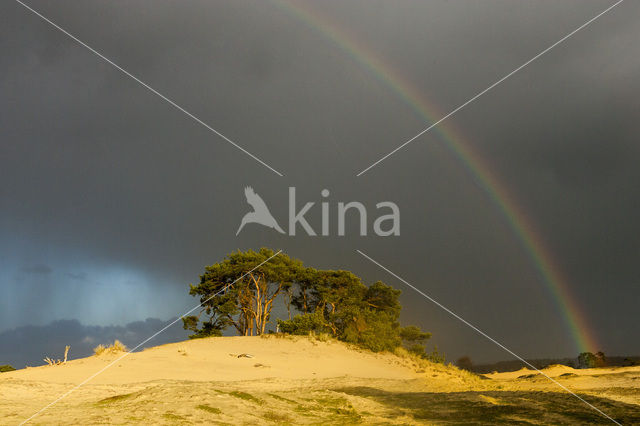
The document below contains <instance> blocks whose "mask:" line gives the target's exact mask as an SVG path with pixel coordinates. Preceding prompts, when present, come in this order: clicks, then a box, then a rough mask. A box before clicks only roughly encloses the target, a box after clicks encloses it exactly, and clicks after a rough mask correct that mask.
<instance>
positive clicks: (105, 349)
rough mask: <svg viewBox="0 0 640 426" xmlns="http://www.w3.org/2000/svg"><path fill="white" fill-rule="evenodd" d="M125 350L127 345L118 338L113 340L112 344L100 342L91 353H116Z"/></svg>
mask: <svg viewBox="0 0 640 426" xmlns="http://www.w3.org/2000/svg"><path fill="white" fill-rule="evenodd" d="M127 351H128V349H127V347H126V346H125V345H124V343H122V342H121V341H120V340H118V339H116V340H114V341H113V344H112V345H107V346H105V345H103V344H100V345H98V346H96V347H95V348H93V353H94V354H95V355H98V356H99V355H102V354H117V353H120V352H127Z"/></svg>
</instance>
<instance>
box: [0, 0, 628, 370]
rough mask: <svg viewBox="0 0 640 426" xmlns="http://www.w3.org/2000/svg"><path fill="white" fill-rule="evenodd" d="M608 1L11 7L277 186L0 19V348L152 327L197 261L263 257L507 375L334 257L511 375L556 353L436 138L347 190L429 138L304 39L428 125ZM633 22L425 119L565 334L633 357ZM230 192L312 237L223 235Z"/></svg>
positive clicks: (611, 24) (597, 31) (536, 308)
mask: <svg viewBox="0 0 640 426" xmlns="http://www.w3.org/2000/svg"><path fill="white" fill-rule="evenodd" d="M612 3H613V2H604V1H600V0H580V1H563V2H546V1H541V0H536V1H529V2H526V3H521V2H511V1H508V0H501V1H496V0H487V1H483V2H467V1H462V0H449V1H444V0H430V1H424V2H422V1H405V0H402V1H396V2H392V3H390V2H383V1H378V0H375V1H371V0H366V1H365V0H349V1H344V0H342V1H333V0H330V1H306V0H305V1H302V0H299V1H295V2H293V1H292V2H285V1H234V2H223V1H193V2H188V3H184V2H175V1H165V0H156V1H153V2H151V1H134V2H126V3H124V2H112V1H92V2H84V1H78V0H74V1H58V2H55V3H51V2H45V1H29V2H28V4H29V5H30V6H31V7H33V8H34V9H36V10H38V11H39V12H40V13H41V14H43V15H44V16H46V17H47V18H48V19H50V20H52V21H54V22H55V23H56V24H58V25H59V26H61V27H62V28H64V29H65V30H67V31H68V32H70V33H72V34H73V35H75V36H76V37H77V38H79V39H80V40H82V41H83V42H84V43H86V44H87V45H89V46H91V47H93V48H94V49H96V50H97V51H99V52H101V53H102V54H103V55H104V56H106V57H107V58H109V59H110V60H112V61H113V62H115V63H117V64H118V65H119V66H121V67H123V68H124V69H126V70H127V71H128V72H130V73H131V74H133V75H135V76H137V77H138V78H139V79H141V80H142V81H144V82H145V83H147V84H148V85H150V86H151V87H153V88H154V89H156V90H157V91H158V92H160V93H162V94H163V95H164V96H166V97H167V98H169V99H171V100H172V101H173V102H175V103H176V104H178V105H180V106H181V107H182V108H184V109H186V110H188V111H189V112H190V113H192V114H194V115H195V116H197V117H198V118H199V119H201V120H202V121H203V122H205V123H207V124H208V125H210V126H211V127H213V128H214V129H216V130H217V131H218V132H220V133H222V134H224V135H225V136H226V137H228V138H229V139H231V140H232V141H234V142H235V143H237V144H238V145H240V146H241V147H243V148H244V149H246V150H247V151H249V152H250V153H251V154H253V155H254V156H256V157H258V158H260V159H261V160H262V161H264V162H265V163H267V164H268V165H269V166H270V167H272V168H274V169H275V170H277V171H279V172H280V173H281V174H283V176H279V175H277V174H276V173H274V172H273V171H272V170H270V169H269V168H267V167H265V166H264V165H262V164H260V163H259V162H257V161H255V160H254V159H253V158H251V157H250V156H248V155H247V154H245V153H244V152H242V151H240V150H239V149H238V148H236V147H234V146H233V145H232V144H230V143H228V142H227V141H225V140H223V139H222V138H220V137H219V136H216V135H215V134H213V133H212V132H210V131H209V130H207V129H206V128H204V127H203V126H201V125H200V124H198V123H197V122H195V121H194V120H193V119H191V118H190V117H188V116H187V115H185V114H184V113H183V112H181V111H179V110H178V109H176V108H174V107H173V106H171V105H170V104H168V103H167V102H166V101H165V100H163V99H161V98H160V97H158V96H157V95H155V94H153V93H152V92H150V91H149V90H147V89H146V88H144V87H142V86H141V85H140V84H139V83H137V82H135V81H134V80H132V79H131V78H130V77H128V76H126V75H125V74H123V73H122V72H121V71H119V70H117V69H116V68H114V67H113V66H112V65H110V64H108V63H106V62H105V61H104V60H102V59H100V58H99V57H98V56H96V55H95V54H93V53H92V52H90V51H89V50H87V49H86V48H84V47H82V46H81V45H79V44H78V43H77V42H75V41H73V40H72V39H70V38H69V37H68V36H67V35H65V34H63V33H62V32H60V31H59V30H57V29H55V28H53V27H52V26H51V25H49V24H48V23H46V22H44V21H43V20H42V19H40V18H38V17H37V16H36V15H35V14H33V13H32V12H30V11H29V10H27V9H25V8H24V7H23V6H21V5H20V4H19V3H17V2H12V1H7V2H2V4H0V52H1V54H0V135H1V138H0V291H1V292H2V297H0V335H2V336H3V338H4V339H9V338H10V336H15V335H16V332H15V331H16V330H17V329H20V330H26V329H25V327H26V326H32V327H36V328H37V327H43V329H46V330H54V331H55V330H60V329H61V328H62V327H59V325H60V324H66V323H60V322H56V323H54V325H55V326H52V324H51V323H52V322H54V321H60V320H71V321H75V322H72V323H70V324H74V326H75V325H78V324H81V325H82V326H85V327H87V330H96V328H95V327H110V326H126V324H130V323H135V322H137V321H145V320H146V319H147V318H156V319H159V320H161V321H165V320H168V319H169V318H175V317H177V316H179V315H180V314H181V313H182V312H184V311H186V310H187V309H190V308H192V307H193V306H194V305H195V304H196V303H197V301H196V300H195V299H193V298H192V297H191V296H189V295H188V284H189V283H193V282H196V281H198V275H199V273H201V272H202V271H203V269H204V266H205V265H210V264H213V263H215V262H218V261H220V260H222V259H223V258H224V256H225V254H227V253H229V252H231V251H233V250H237V249H241V250H245V249H250V248H253V249H257V248H259V247H262V246H268V247H272V248H276V249H282V250H284V251H285V252H286V253H287V254H289V255H290V256H292V257H295V258H298V259H301V260H302V261H303V262H304V263H305V264H307V265H309V266H314V267H317V268H327V269H348V270H351V271H353V272H354V273H355V274H357V275H359V276H361V277H362V278H363V279H364V280H365V282H367V283H372V282H374V281H377V280H382V281H384V282H386V283H388V284H390V285H393V286H394V287H397V288H399V289H401V290H403V294H402V296H401V302H402V304H403V306H404V309H403V314H402V322H403V323H404V324H416V325H419V326H421V327H423V328H424V329H426V330H428V331H430V332H432V333H433V338H432V342H431V345H433V344H437V345H438V348H439V349H440V350H441V351H444V352H445V353H446V354H447V357H448V358H449V359H452V360H455V359H456V358H457V357H459V356H462V355H469V356H470V357H471V358H472V359H473V360H476V361H480V362H489V361H497V360H502V359H510V358H511V356H510V355H509V354H507V353H505V352H504V351H503V350H502V349H500V348H498V347H497V346H496V345H494V344H493V343H491V342H490V341H488V340H487V339H485V338H483V337H482V336H479V335H478V334H477V333H475V332H474V331H473V330H471V329H470V328H468V327H467V326H466V325H464V324H462V323H461V322H459V321H458V320H456V319H455V318H453V317H452V316H451V315H449V314H448V313H446V312H444V311H443V310H442V309H440V308H439V307H437V306H436V305H434V304H433V303H431V302H430V301H429V300H427V299H425V298H424V297H422V296H420V295H419V294H417V293H415V292H414V291H413V290H411V289H410V288H408V287H407V286H406V285H405V284H404V283H403V282H401V281H399V280H398V279H396V278H395V277H393V276H392V275H390V274H388V273H387V272H385V271H384V270H382V269H381V268H379V267H378V266H376V265H374V264H373V263H371V262H370V261H368V260H367V259H365V258H364V257H362V256H361V255H360V254H358V253H357V252H356V250H361V251H363V252H364V253H366V254H367V255H369V256H371V257H372V258H373V259H375V260H377V261H378V262H380V263H381V264H382V265H384V266H385V267H387V268H388V269H389V270H391V271H393V272H394V273H395V274H397V275H398V276H400V277H402V278H403V279H405V280H406V281H407V282H409V283H411V284H412V285H414V286H415V287H417V288H419V289H420V290H421V291H423V292H424V293H426V294H428V295H429V296H430V297H432V298H433V299H435V300H437V301H438V302H440V303H441V304H442V305H444V306H446V307H448V308H449V309H451V310H452V311H454V312H456V313H457V314H459V315H460V316H461V317H463V318H465V319H466V320H467V321H469V322H470V323H472V324H474V325H475V326H477V327H478V328H480V329H482V330H483V331H484V332H486V333H487V334H488V335H490V336H492V337H493V338H495V339H496V340H498V341H500V342H501V343H502V344H504V345H505V346H507V347H508V348H510V349H511V350H513V351H514V352H515V353H517V354H519V355H522V356H523V357H527V358H536V357H539V358H541V357H545V358H549V357H564V356H574V355H577V353H576V351H577V350H578V348H577V347H576V342H575V338H574V336H573V335H572V332H571V330H570V329H569V327H568V326H567V324H566V320H565V318H564V314H563V312H562V309H561V308H559V306H558V304H557V301H556V300H555V298H554V296H553V295H552V294H551V292H550V291H549V289H548V287H547V286H546V284H545V283H544V277H542V276H541V274H540V271H539V270H538V269H537V267H536V264H535V261H534V260H533V259H532V257H531V255H530V253H529V252H528V251H527V250H526V248H525V247H524V246H523V244H522V242H521V240H519V239H518V237H517V235H516V234H514V231H513V229H512V227H510V225H509V223H508V220H507V219H506V218H505V216H504V214H503V212H502V211H501V210H500V208H499V207H498V206H497V205H496V204H495V202H494V201H492V199H491V197H490V196H489V195H488V193H487V191H486V190H485V188H484V187H483V185H482V182H479V181H478V179H477V176H474V175H473V173H471V172H470V171H469V169H468V167H467V166H465V164H464V162H462V161H460V158H458V157H457V156H456V155H454V153H453V152H452V151H451V149H449V147H448V145H447V141H446V140H445V138H444V137H443V136H442V135H441V134H440V133H438V132H437V131H435V129H434V131H431V132H428V133H426V134H424V135H423V136H421V137H420V138H418V139H416V140H415V141H414V142H412V143H411V144H409V145H407V146H406V147H405V148H403V149H402V150H400V151H398V152H397V153H396V154H394V155H393V156H391V157H389V158H388V159H386V160H385V161H384V162H382V163H380V164H379V165H377V166H376V167H375V168H373V169H371V170H370V171H368V172H367V173H365V174H363V175H361V176H359V177H356V174H357V173H358V172H360V171H361V170H363V169H364V168H365V167H367V166H369V165H370V164H371V163H373V162H374V161H376V160H378V159H379V158H380V157H382V156H383V155H385V154H386V153H388V152H389V151H391V150H393V149H394V148H396V147H397V146H398V145H400V144H402V143H403V142H404V141H406V140H407V139H409V138H411V137H413V136H414V135H416V134H417V133H419V132H420V131H421V130H423V129H424V128H426V127H428V126H429V125H431V124H432V121H429V120H428V119H426V118H425V117H424V116H422V115H421V114H419V113H417V112H416V110H415V108H412V107H411V105H410V104H408V103H407V102H406V100H405V99H403V97H402V96H400V95H399V94H398V92H397V91H396V90H394V88H393V87H392V86H390V85H389V84H388V82H386V81H385V79H384V78H380V76H379V75H376V73H375V72H372V70H371V69H370V68H367V67H366V66H364V65H363V63H362V61H361V60H358V58H357V57H356V55H354V54H353V52H350V51H349V49H345V46H344V44H342V45H341V43H340V42H339V41H340V40H338V42H336V38H335V37H331V31H329V30H328V29H329V28H333V29H337V31H338V34H342V35H345V34H346V35H348V37H349V40H351V42H353V45H357V46H362V51H363V52H364V51H368V52H373V54H375V56H376V57H377V58H382V59H383V61H384V63H387V64H391V66H392V67H393V69H395V70H396V71H397V74H398V75H400V76H402V80H403V81H405V82H410V86H411V87H412V90H413V92H414V93H413V94H414V95H415V96H417V97H419V98H422V99H426V100H428V103H429V104H430V105H433V106H435V107H436V109H437V110H439V111H441V112H442V115H444V114H445V113H446V112H448V111H450V110H452V109H454V108H456V107H457V106H458V105H460V104H462V103H463V102H465V101H467V100H468V99H469V98H471V97H472V96H474V95H475V94H476V93H478V92H479V91H481V90H483V89H484V88H486V87H487V86H489V85H490V84H492V83H493V82H495V81H496V80H498V79H499V78H501V77H502V76H504V75H505V74H507V73H509V72H510V71H512V70H513V69H515V68H516V67H518V66H519V65H521V64H522V63H524V62H525V61H527V60H529V59H530V58H532V57H533V56H534V55H536V54H537V53H538V52H540V51H541V50H543V49H545V48H546V47H548V46H550V45H551V44H553V43H555V42H556V41H557V40H559V39H560V38H562V37H563V36H565V35H566V34H568V33H569V32H571V31H572V30H574V29H575V28H577V27H579V26H580V25H582V24H583V23H584V22H586V21H588V20H589V19H591V18H592V17H594V16H595V15H597V14H598V13H599V12H601V11H602V10H604V9H605V8H606V7H607V6H608V5H610V4H612ZM302 10H306V11H312V16H322V17H323V18H322V20H321V21H317V22H325V25H321V24H318V23H317V22H316V23H315V24H314V23H313V22H310V21H309V20H308V19H303V18H301V16H304V14H302V15H301V13H300V11H302ZM637 16H640V4H639V3H637V2H624V3H623V4H621V5H620V6H618V7H616V8H615V9H613V10H612V11H610V12H609V13H607V14H606V15H604V16H602V17H601V18H600V19H598V20H597V21H595V22H594V23H593V24H591V25H589V26H588V27H586V28H585V29H584V30H582V31H580V32H579V33H577V34H576V35H574V36H573V37H572V38H570V39H569V40H567V41H566V42H564V43H563V44H561V45H559V46H557V47H556V48H555V49H553V50H552V51H550V52H549V53H547V54H545V55H544V56H542V57H541V58H540V59H538V60H537V61H535V62H533V63H532V64H530V65H529V66H527V67H526V68H524V69H523V70H521V71H520V72H519V73H517V74H516V75H514V76H513V77H511V78H509V79H508V80H506V81H505V82H503V83H502V84H500V85H499V86H497V87H496V88H494V89H493V90H492V91H490V92H489V93H487V94H486V95H484V96H483V97H481V98H479V99H478V100H476V101H475V102H474V103H472V104H470V105H469V106H468V107H466V108H464V109H463V110H461V111H459V112H458V113H456V114H455V115H453V116H452V117H450V118H448V119H447V121H446V122H445V123H443V125H445V124H446V126H449V127H451V128H455V129H456V133H457V134H458V135H460V136H459V140H460V141H461V143H463V144H464V145H465V146H468V147H470V149H472V150H473V151H474V152H476V153H477V154H478V156H479V157H480V158H482V159H483V162H484V163H486V164H487V167H488V169H489V170H490V171H491V174H492V176H494V177H495V179H496V180H497V181H498V182H500V183H501V185H503V186H504V187H505V188H507V190H508V192H509V194H511V198H510V199H511V202H512V203H513V205H514V206H516V207H517V209H518V210H519V211H521V212H524V215H525V216H526V218H527V220H528V222H529V223H530V224H532V229H533V230H534V233H535V236H536V238H537V239H539V240H540V241H542V242H543V243H544V246H545V247H546V249H545V250H546V251H545V253H546V254H547V256H548V257H549V258H550V259H552V261H553V264H554V265H556V267H557V269H558V270H559V271H561V274H562V276H563V277H564V283H565V284H566V289H567V292H568V293H569V294H570V295H571V296H570V299H571V304H572V305H574V306H576V307H577V309H578V310H579V311H580V312H581V316H582V317H583V318H584V330H583V331H584V333H586V334H588V335H589V336H591V337H592V338H593V340H594V341H595V342H597V349H598V350H602V351H604V352H605V353H606V354H611V355H637V354H640V339H638V331H637V323H638V319H639V318H638V309H637V305H638V303H637V302H638V300H640V285H639V284H640V282H639V280H640V278H639V276H640V275H639V273H638V265H639V264H640V262H638V260H639V257H640V237H639V231H640V225H639V224H638V221H637V218H638V217H640V202H639V200H640V186H638V184H637V182H638V181H640V169H639V168H638V167H637V164H638V161H639V160H640V146H639V145H638V143H637V142H638V135H639V134H640V121H639V120H638V119H637V117H638V115H639V114H640V96H639V95H640V80H639V79H638V78H637V76H638V74H639V72H640V44H639V43H638V42H637V40H638V37H639V36H640V27H639V26H638V25H637ZM439 118H440V116H434V117H431V119H432V120H435V119H439ZM245 186H251V187H253V188H254V190H255V191H256V192H257V193H258V194H259V195H260V196H261V197H262V198H263V199H264V200H265V202H266V203H267V204H268V206H269V208H270V210H271V213H272V214H273V216H274V217H275V218H277V220H278V222H280V224H281V225H284V226H286V225H287V222H288V221H287V217H288V208H289V205H288V192H289V187H295V188H296V198H297V203H298V209H299V208H300V207H301V205H302V204H304V203H306V202H315V205H314V206H313V207H312V208H311V210H310V212H309V214H308V215H307V218H308V221H309V223H310V224H312V226H313V227H314V228H316V229H317V230H319V229H320V221H321V210H320V206H319V204H320V202H322V201H325V202H327V203H329V209H330V210H329V211H330V223H331V235H329V236H315V237H312V236H308V235H306V234H305V233H304V232H302V231H301V228H299V230H298V232H297V234H296V235H295V236H289V235H282V234H279V233H277V232H276V231H274V230H272V229H268V228H263V227H260V226H259V225H256V224H252V225H247V226H246V227H245V228H244V229H243V231H242V232H241V233H240V234H239V235H237V236H236V235H235V234H236V231H237V229H238V226H239V224H240V220H241V219H242V217H243V215H244V214H245V213H247V212H248V211H249V210H250V207H249V205H248V204H247V203H246V200H245V197H244V187H245ZM323 189H328V190H329V191H330V195H329V196H328V197H326V198H323V197H322V196H321V191H322V190H323ZM349 201H358V202H361V203H363V205H365V206H366V208H367V213H368V215H369V221H368V226H369V229H372V228H371V226H372V224H373V220H374V219H375V218H376V217H377V216H378V215H379V214H380V213H378V211H377V210H376V208H375V206H376V203H379V202H382V201H392V202H394V203H396V204H397V205H398V207H399V209H400V212H401V219H400V235H399V236H389V237H380V236H377V235H375V234H373V233H370V234H369V235H368V236H360V235H359V234H358V226H357V225H358V224H357V220H356V218H355V217H349V218H348V220H347V226H346V228H347V235H346V236H338V235H337V228H336V218H337V209H338V207H337V205H338V202H349ZM147 324H152V325H153V324H155V323H154V322H151V323H147ZM46 327H49V328H46ZM91 327H93V328H91ZM109 330H111V329H109ZM54 331H52V333H53V332H54ZM87 333H90V331H87ZM63 339H64V334H63V333H62V334H61V335H60V340H61V343H60V344H61V346H64V344H65V343H64V342H62V340H63ZM33 345H34V350H39V348H38V347H37V345H38V343H37V342H34V343H33ZM594 349H595V348H594ZM1 361H2V359H0V363H2V362H1Z"/></svg>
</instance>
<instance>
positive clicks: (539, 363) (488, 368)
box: [471, 356, 640, 374]
mask: <svg viewBox="0 0 640 426" xmlns="http://www.w3.org/2000/svg"><path fill="white" fill-rule="evenodd" d="M527 362H529V363H531V365H533V366H534V367H536V368H545V367H548V366H550V365H554V364H560V365H566V366H568V367H572V368H583V366H581V360H580V357H578V358H560V359H554V358H542V359H528V360H527ZM634 365H640V356H607V357H606V362H605V365H604V366H606V367H630V366H634ZM523 367H527V368H528V366H527V365H526V364H524V363H523V362H522V361H519V360H511V361H499V362H496V363H493V364H479V365H473V366H472V367H471V371H473V372H475V373H480V374H483V373H492V372H494V371H497V372H498V373H503V372H506V371H517V370H520V369H521V368H523Z"/></svg>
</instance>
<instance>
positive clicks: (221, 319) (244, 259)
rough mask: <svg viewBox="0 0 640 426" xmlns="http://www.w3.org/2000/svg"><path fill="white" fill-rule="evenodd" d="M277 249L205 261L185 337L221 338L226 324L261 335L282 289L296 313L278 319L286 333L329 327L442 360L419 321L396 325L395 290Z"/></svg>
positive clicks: (356, 340)
mask: <svg viewBox="0 0 640 426" xmlns="http://www.w3.org/2000/svg"><path fill="white" fill-rule="evenodd" d="M274 254H275V252H274V251H273V250H271V249H267V248H262V249H260V250H259V251H258V252H255V251H253V250H249V251H246V252H241V251H237V252H234V253H231V254H230V255H228V256H227V257H226V258H225V259H224V260H223V261H222V262H219V263H216V264H214V265H212V266H207V267H206V268H205V273H204V274H202V275H201V276H200V284H199V285H197V286H194V285H191V290H190V294H191V295H193V296H200V303H201V306H202V311H201V312H200V315H198V316H188V317H184V318H182V321H183V326H184V328H185V329H187V330H191V331H193V333H194V334H193V335H191V336H190V337H192V338H198V337H207V336H220V335H222V331H223V330H225V329H226V328H228V327H230V326H233V327H235V328H236V330H237V331H238V333H239V334H241V335H253V334H254V332H255V334H260V335H261V334H264V333H266V324H267V323H268V322H269V320H270V312H271V309H272V307H273V301H274V300H275V298H276V297H277V296H278V295H279V294H283V295H284V296H285V303H287V307H288V310H289V311H290V309H289V307H290V306H293V307H294V308H295V309H296V310H297V311H298V312H300V314H299V315H295V316H294V317H293V318H291V317H290V319H288V320H280V319H278V328H279V329H280V331H282V332H284V333H288V334H297V335H308V334H311V333H314V334H325V333H328V334H330V335H331V337H333V338H335V339H338V340H342V341H344V342H349V343H353V344H356V345H358V346H361V347H363V348H366V349H370V350H372V351H376V352H378V351H385V350H386V351H392V350H394V349H395V348H397V347H399V346H404V347H405V348H407V350H409V351H411V352H413V353H415V354H417V355H419V356H421V357H423V358H429V359H433V360H437V362H444V357H443V356H442V355H440V354H439V353H438V352H437V349H436V350H435V351H434V352H433V353H432V354H427V352H426V349H425V346H424V344H425V342H426V341H427V340H428V339H429V338H430V337H431V334H430V333H426V332H423V331H422V330H420V329H419V328H418V327H416V326H409V327H400V323H399V321H398V319H399V317H400V311H401V309H402V306H401V305H400V302H399V297H400V293H401V292H400V290H396V289H394V288H393V287H391V286H388V285H386V284H384V283H383V282H381V281H377V282H375V283H373V284H372V285H370V286H366V285H365V284H364V283H363V282H362V280H361V279H360V278H359V277H357V276H356V275H354V274H353V273H351V272H349V271H342V270H337V271H333V270H318V269H314V268H309V267H304V266H303V265H302V262H300V261H298V260H295V259H292V258H290V257H288V256H287V255H285V254H283V253H280V254H279V255H277V256H275V257H273V258H271V257H272V256H273V255H274ZM270 258H271V259H270ZM267 259H269V261H268V262H265V261H266V260H267ZM262 262H265V263H264V264H261V263H262ZM257 265H260V266H258V267H257V268H256V266H257ZM254 268H255V269H254ZM203 315H204V317H205V318H204V319H201V318H200V317H201V316H203Z"/></svg>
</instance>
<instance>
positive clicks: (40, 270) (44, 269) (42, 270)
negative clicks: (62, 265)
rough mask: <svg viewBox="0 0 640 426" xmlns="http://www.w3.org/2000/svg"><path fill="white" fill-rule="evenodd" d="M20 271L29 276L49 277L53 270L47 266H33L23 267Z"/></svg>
mask: <svg viewBox="0 0 640 426" xmlns="http://www.w3.org/2000/svg"><path fill="white" fill-rule="evenodd" d="M20 271H22V272H24V273H27V274H41V275H47V274H50V273H51V271H52V269H51V268H50V267H49V266H47V265H33V266H23V267H22V268H21V269H20Z"/></svg>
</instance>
